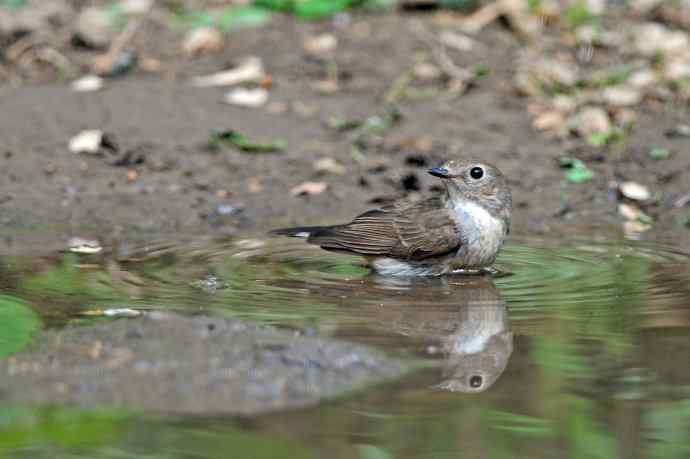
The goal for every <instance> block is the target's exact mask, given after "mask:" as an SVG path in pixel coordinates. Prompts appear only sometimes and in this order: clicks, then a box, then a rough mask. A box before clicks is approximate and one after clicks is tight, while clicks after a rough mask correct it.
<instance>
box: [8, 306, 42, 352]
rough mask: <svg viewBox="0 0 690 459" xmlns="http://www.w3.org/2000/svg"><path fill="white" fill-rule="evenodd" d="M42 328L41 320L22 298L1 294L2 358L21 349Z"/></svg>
mask: <svg viewBox="0 0 690 459" xmlns="http://www.w3.org/2000/svg"><path fill="white" fill-rule="evenodd" d="M40 328H41V320H40V319H39V318H38V316H37V315H36V314H35V313H34V312H33V311H32V310H31V309H30V308H29V307H28V305H27V304H26V303H24V302H23V301H22V300H20V299H18V298H15V297H12V296H9V295H0V358H4V357H7V356H8V355H11V354H14V353H15V352H18V351H20V350H21V349H23V348H24V347H25V346H27V345H28V344H29V343H31V340H32V338H33V336H34V334H35V333H36V332H37V331H38V330H39V329H40Z"/></svg>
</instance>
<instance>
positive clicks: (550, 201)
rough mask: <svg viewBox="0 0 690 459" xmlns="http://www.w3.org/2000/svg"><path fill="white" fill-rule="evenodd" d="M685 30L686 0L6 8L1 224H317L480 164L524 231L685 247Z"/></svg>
mask: <svg viewBox="0 0 690 459" xmlns="http://www.w3.org/2000/svg"><path fill="white" fill-rule="evenodd" d="M688 27H690V6H688V4H687V2H684V1H669V2H663V1H653V0H635V1H622V0H621V1H608V2H607V1H605V0H586V1H585V0H572V1H556V0H501V1H479V0H417V1H415V0H400V1H395V0H255V1H251V0H235V1H220V0H207V1H201V0H199V1H192V0H187V1H184V0H177V1H174V0H167V1H164V0H159V1H153V0H123V1H102V2H101V1H69V0H41V1H38V0H36V1H34V0H0V81H2V82H3V84H2V86H1V87H0V101H1V105H2V117H1V118H0V147H1V149H2V152H0V153H2V156H1V160H2V162H3V165H4V168H5V170H6V171H8V173H7V174H3V177H0V206H2V207H1V208H2V212H1V214H2V215H1V216H0V220H1V223H2V225H3V227H5V228H17V229H19V228H26V227H31V226H34V225H39V226H40V225H57V226H59V227H61V228H67V229H70V231H76V232H81V233H89V232H98V233H99V234H104V232H105V233H106V234H107V235H114V236H116V235H119V234H122V233H123V232H127V233H130V234H169V233H175V232H178V231H183V232H184V231H190V232H191V231H193V232H196V231H202V232H205V233H212V234H216V233H222V234H234V233H237V232H243V231H249V232H251V231H254V230H255V229H257V228H262V229H265V228H268V227H270V226H276V225H278V226H279V225H286V224H294V223H297V222H299V223H302V224H305V223H310V224H318V223H328V222H334V221H338V220H340V219H344V218H348V217H351V216H352V215H353V214H354V213H356V212H359V211H362V210H365V209H367V208H370V207H371V206H372V205H378V204H382V203H385V202H388V201H390V200H392V199H395V198H397V197H400V196H409V197H410V198H411V199H414V198H415V197H416V196H419V195H427V194H429V193H434V192H436V191H438V186H437V184H436V183H435V181H434V179H433V178H432V177H428V176H427V174H425V170H426V168H428V167H430V166H433V165H435V164H437V163H438V162H440V161H442V160H443V159H445V158H448V157H455V156H465V157H467V156H470V157H477V158H482V159H484V160H488V161H490V162H494V163H496V164H497V165H498V166H499V167H500V168H501V169H503V171H504V172H505V173H506V174H507V175H508V177H509V179H510V182H511V185H512V187H513V189H514V193H513V194H514V199H515V206H516V208H517V211H516V212H515V228H516V230H517V231H518V232H519V233H529V234H534V233H544V232H549V231H553V230H554V229H559V230H561V229H563V228H566V227H573V226H583V225H601V224H606V225H608V226H614V227H617V228H618V230H619V231H620V232H621V234H625V235H626V236H628V237H632V238H639V237H641V236H642V235H646V236H645V237H651V236H650V235H653V234H657V233H656V231H653V230H658V231H661V232H664V233H668V232H671V233H673V235H672V237H674V238H679V240H683V241H688V238H687V234H686V233H687V230H686V227H687V226H688V225H689V224H690V218H689V217H688V216H689V214H688V212H687V209H686V206H687V205H688V203H690V194H688V193H690V175H689V174H688V172H689V171H688V165H689V163H690V159H688V158H687V153H686V151H687V149H688V147H689V146H690V125H689V124H688V119H687V113H688V112H687V109H688V99H689V98H690V85H689V83H690V51H689V49H690V47H689V46H688V44H689V43H688V42H689V37H688ZM650 231H651V233H650Z"/></svg>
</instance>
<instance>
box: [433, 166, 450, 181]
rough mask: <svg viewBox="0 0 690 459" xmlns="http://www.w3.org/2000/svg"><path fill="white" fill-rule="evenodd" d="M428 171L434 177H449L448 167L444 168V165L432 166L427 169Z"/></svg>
mask: <svg viewBox="0 0 690 459" xmlns="http://www.w3.org/2000/svg"><path fill="white" fill-rule="evenodd" d="M429 173H430V174H431V175H433V176H434V177H439V178H450V174H449V173H448V169H446V168H445V167H432V168H431V169H429Z"/></svg>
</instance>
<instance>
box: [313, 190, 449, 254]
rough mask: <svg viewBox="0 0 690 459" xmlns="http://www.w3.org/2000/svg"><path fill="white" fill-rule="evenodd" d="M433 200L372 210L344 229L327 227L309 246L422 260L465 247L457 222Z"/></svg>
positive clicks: (340, 226)
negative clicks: (462, 245)
mask: <svg viewBox="0 0 690 459" xmlns="http://www.w3.org/2000/svg"><path fill="white" fill-rule="evenodd" d="M439 201H440V200H438V198H432V199H430V200H427V201H422V202H418V203H414V204H408V205H403V204H396V205H394V206H388V207H384V208H381V209H376V210H370V211H368V212H365V213H363V214H361V215H359V216H358V217H356V218H355V219H354V220H353V221H352V222H350V223H348V224H345V225H337V226H330V227H325V228H323V229H322V230H321V231H318V232H316V233H313V234H312V235H311V236H310V237H309V239H308V240H309V242H310V243H313V244H317V245H320V246H321V247H323V248H324V249H329V250H345V251H349V252H354V253H358V254H362V255H382V256H391V257H394V258H401V259H409V260H423V259H425V258H430V257H436V256H441V255H443V254H446V253H449V252H451V251H454V250H457V249H458V248H459V247H460V245H461V244H462V238H461V235H460V234H459V233H458V231H457V229H456V225H455V221H454V220H453V217H452V216H451V213H450V211H448V210H447V209H446V208H445V207H444V206H442V205H441V204H440V202H439Z"/></svg>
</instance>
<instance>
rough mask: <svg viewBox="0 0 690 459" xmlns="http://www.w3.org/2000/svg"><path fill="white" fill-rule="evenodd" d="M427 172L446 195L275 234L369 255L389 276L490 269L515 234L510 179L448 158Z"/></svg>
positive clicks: (482, 164)
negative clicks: (337, 222)
mask: <svg viewBox="0 0 690 459" xmlns="http://www.w3.org/2000/svg"><path fill="white" fill-rule="evenodd" d="M429 173H430V174H431V175H433V176H435V177H438V178H440V179H441V180H442V182H443V184H444V185H445V189H446V190H445V193H444V194H443V195H442V196H438V197H432V198H429V199H426V200H422V201H418V202H406V201H398V202H395V203H394V204H391V205H389V206H386V207H382V208H380V209H375V210H370V211H368V212H365V213H363V214H361V215H359V216H358V217H356V218H355V219H354V220H352V221H351V222H350V223H346V224H343V225H333V226H305V227H297V228H285V229H279V230H275V231H273V233H274V234H279V235H285V236H293V237H301V238H306V239H307V242H309V243H311V244H315V245H319V246H321V248H323V249H326V250H333V251H343V252H349V253H354V254H358V255H363V256H365V257H366V258H367V259H368V261H369V263H370V264H371V266H372V267H373V268H374V270H376V271H377V272H379V273H380V274H383V275H388V276H438V275H442V274H446V273H448V272H451V271H453V270H456V269H465V270H476V269H480V268H484V267H488V266H489V265H491V264H492V263H493V262H494V260H495V259H496V255H497V254H498V251H499V249H500V248H501V245H502V244H503V241H504V239H505V238H506V236H507V235H508V233H509V231H510V212H511V206H512V201H511V196H510V189H509V187H508V183H507V182H506V179H505V177H504V176H503V174H502V173H501V171H499V170H498V168H496V167H495V166H492V165H491V164H488V163H485V162H482V161H473V160H451V161H447V162H446V163H444V164H443V165H442V166H440V167H434V168H432V169H430V170H429Z"/></svg>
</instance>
